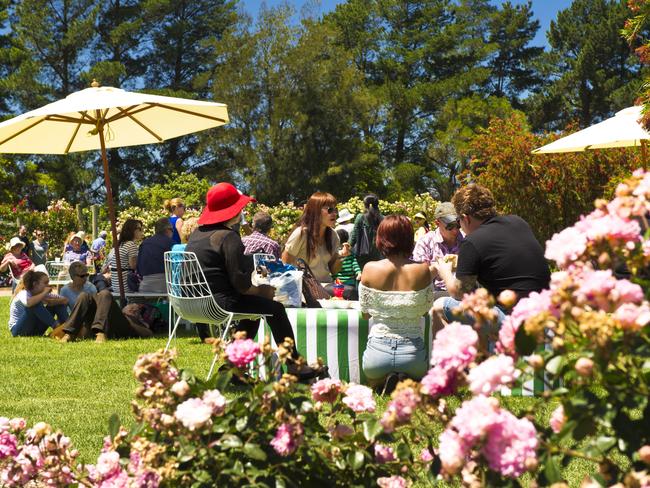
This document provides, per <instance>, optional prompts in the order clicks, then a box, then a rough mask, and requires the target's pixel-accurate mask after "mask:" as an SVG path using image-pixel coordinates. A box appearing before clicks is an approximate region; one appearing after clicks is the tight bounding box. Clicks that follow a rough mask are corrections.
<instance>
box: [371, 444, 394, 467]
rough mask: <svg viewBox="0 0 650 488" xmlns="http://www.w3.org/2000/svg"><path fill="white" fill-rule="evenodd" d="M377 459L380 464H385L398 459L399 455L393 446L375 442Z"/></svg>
mask: <svg viewBox="0 0 650 488" xmlns="http://www.w3.org/2000/svg"><path fill="white" fill-rule="evenodd" d="M375 460H376V461H377V462H378V463H379V464H385V463H392V462H393V461H396V460H397V457H396V456H395V451H393V448H392V447H390V446H384V445H383V444H379V443H377V444H375Z"/></svg>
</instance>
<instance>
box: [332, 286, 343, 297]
mask: <svg viewBox="0 0 650 488" xmlns="http://www.w3.org/2000/svg"><path fill="white" fill-rule="evenodd" d="M343 290H345V286H344V285H334V286H332V291H333V292H334V296H335V297H336V298H343Z"/></svg>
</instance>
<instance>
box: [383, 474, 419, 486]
mask: <svg viewBox="0 0 650 488" xmlns="http://www.w3.org/2000/svg"><path fill="white" fill-rule="evenodd" d="M377 485H378V486H379V487H380V488H408V487H409V486H411V483H410V482H409V481H408V480H406V479H404V478H402V477H401V476H391V477H390V478H388V477H383V478H377Z"/></svg>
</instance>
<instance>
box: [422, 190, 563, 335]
mask: <svg viewBox="0 0 650 488" xmlns="http://www.w3.org/2000/svg"><path fill="white" fill-rule="evenodd" d="M452 203H453V204H454V208H455V209H456V212H457V214H458V215H459V222H460V226H461V229H462V230H463V232H465V234H466V235H467V238H466V239H465V241H464V242H463V243H462V244H461V246H460V249H459V251H458V265H457V268H456V274H455V276H454V273H453V272H452V263H450V262H443V261H439V262H437V263H435V264H434V266H433V268H434V269H435V270H436V271H437V272H438V275H439V276H440V278H441V279H443V280H444V281H445V284H446V285H447V290H449V292H450V295H451V297H447V298H441V299H439V300H437V301H436V303H435V304H434V309H435V310H436V311H438V312H440V313H441V314H442V316H443V318H444V319H445V320H447V321H451V320H454V316H453V313H452V310H453V309H454V308H456V307H457V306H458V304H459V300H460V299H462V297H463V295H465V294H466V293H469V292H471V291H473V290H474V289H475V288H476V287H477V286H482V287H484V288H486V289H487V290H488V291H489V292H490V293H491V294H492V295H494V297H498V295H499V293H501V292H502V291H504V290H512V291H514V292H515V293H516V294H517V298H518V299H520V298H523V297H526V296H528V294H530V292H532V291H541V290H543V289H544V288H547V287H548V284H549V281H550V277H551V274H550V271H549V268H548V264H547V262H546V259H545V258H544V249H543V248H542V246H541V245H540V243H539V242H538V241H537V239H536V238H535V236H534V235H533V232H532V230H531V228H530V226H529V225H528V224H527V223H526V221H524V220H523V219H522V218H520V217H517V216H516V215H503V216H500V215H497V212H496V209H495V207H494V197H493V196H492V193H491V192H490V190H488V189H487V188H485V187H482V186H480V185H476V184H471V185H468V186H466V187H463V188H461V189H460V190H458V191H457V192H456V194H455V195H454V196H453V198H452ZM497 314H498V321H499V323H500V322H501V321H502V320H503V318H504V316H505V315H504V313H503V311H502V310H501V309H497Z"/></svg>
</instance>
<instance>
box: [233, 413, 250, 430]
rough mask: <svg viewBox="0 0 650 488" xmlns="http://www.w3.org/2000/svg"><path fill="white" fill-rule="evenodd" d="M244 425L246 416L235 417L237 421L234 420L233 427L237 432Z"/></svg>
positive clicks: (246, 419)
mask: <svg viewBox="0 0 650 488" xmlns="http://www.w3.org/2000/svg"><path fill="white" fill-rule="evenodd" d="M246 425H248V417H240V418H238V419H237V422H235V429H237V431H238V432H241V431H243V430H244V429H245V428H246Z"/></svg>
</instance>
